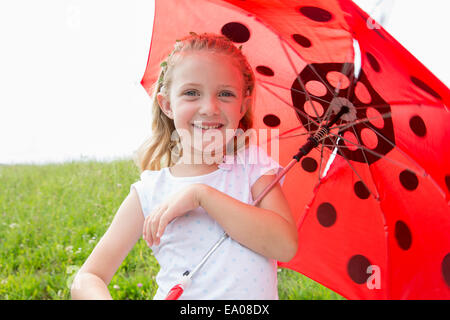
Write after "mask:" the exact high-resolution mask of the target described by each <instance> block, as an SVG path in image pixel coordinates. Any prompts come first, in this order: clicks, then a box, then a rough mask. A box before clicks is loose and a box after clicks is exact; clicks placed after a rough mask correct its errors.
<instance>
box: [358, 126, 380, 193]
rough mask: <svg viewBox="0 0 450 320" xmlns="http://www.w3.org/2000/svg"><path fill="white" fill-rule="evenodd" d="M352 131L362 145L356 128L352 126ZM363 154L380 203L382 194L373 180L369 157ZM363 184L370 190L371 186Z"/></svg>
mask: <svg viewBox="0 0 450 320" xmlns="http://www.w3.org/2000/svg"><path fill="white" fill-rule="evenodd" d="M352 130H353V133H354V134H355V137H356V139H358V143H359V144H361V142H360V140H359V138H358V135H357V133H356V130H355V127H353V126H352ZM361 152H362V154H363V156H364V161H366V164H367V167H368V168H369V172H370V177H371V178H372V182H373V185H374V186H375V191H376V192H377V195H376V197H375V199H376V200H377V201H379V200H380V192H378V188H377V185H376V183H375V179H374V178H373V175H372V169H371V168H370V165H369V161H368V160H367V157H366V153H365V152H364V151H363V150H361ZM362 183H364V185H365V186H366V188H367V190H369V186H367V185H366V183H365V182H364V181H362ZM369 192H370V191H369ZM370 193H372V192H370Z"/></svg>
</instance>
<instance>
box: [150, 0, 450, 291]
mask: <svg viewBox="0 0 450 320" xmlns="http://www.w3.org/2000/svg"><path fill="white" fill-rule="evenodd" d="M368 18H369V16H368V15H367V14H366V13H365V12H364V11H362V10H361V9H360V8H359V7H358V6H356V5H355V4H354V3H353V2H351V1H349V0H326V1H325V0H302V1H298V0H296V1H291V0H283V1H281V0H280V1H268V0H259V1H257V0H247V1H218V0H209V1H205V0H184V1H182V0H177V1H173V0H172V1H169V0H164V1H163V0H156V1H155V19H154V26H153V34H152V42H151V49H150V54H149V59H148V63H147V67H146V70H145V74H144V76H143V78H142V81H141V84H142V86H143V87H144V88H145V89H146V90H147V92H148V93H149V94H150V95H151V94H152V92H151V86H152V85H153V83H154V82H155V81H157V77H158V73H159V68H160V62H161V61H163V60H164V59H165V58H166V57H167V55H168V54H169V53H170V51H171V48H172V47H173V44H174V42H175V40H176V39H180V38H182V37H183V36H185V35H186V33H187V32H188V31H193V32H197V33H202V32H213V33H217V34H223V35H225V36H227V37H228V38H229V39H231V40H232V41H233V42H234V43H236V45H237V46H240V45H242V50H243V53H244V54H245V55H246V56H247V57H248V61H249V63H250V65H251V66H252V67H253V70H255V75H256V101H255V106H254V127H255V128H256V129H258V128H264V129H271V130H273V132H275V133H276V134H273V135H268V138H266V139H263V137H261V136H260V137H258V138H259V139H258V143H259V144H260V145H265V147H266V148H267V150H268V152H269V153H271V151H274V152H276V153H277V154H273V153H271V156H272V157H273V158H275V159H279V162H280V164H281V165H283V166H284V165H286V164H287V163H289V162H290V161H291V160H292V156H293V155H295V154H296V153H297V152H298V149H299V147H301V146H302V145H303V144H304V143H305V141H306V139H307V138H308V136H309V135H311V134H314V133H317V132H318V131H319V129H320V128H322V127H323V126H324V125H326V123H327V122H328V121H329V120H330V118H331V117H332V116H333V115H334V114H336V113H338V112H339V110H340V109H341V108H342V107H343V106H346V107H347V108H348V110H349V111H348V112H347V113H346V114H344V115H343V116H342V117H341V118H340V120H339V121H338V122H337V123H336V124H335V125H334V126H333V127H332V128H331V129H330V131H329V133H328V135H327V136H325V137H324V138H323V140H321V143H320V145H319V146H318V147H316V148H314V149H313V150H312V151H311V152H310V153H309V154H308V155H307V156H306V157H303V158H302V159H301V161H300V165H297V166H294V167H293V168H292V170H290V172H289V174H288V175H287V176H286V179H285V182H284V185H283V191H284V192H285V195H286V197H287V199H288V201H289V204H290V206H291V209H292V211H293V212H294V215H295V219H296V221H297V225H298V234H299V249H298V252H297V255H296V257H295V258H294V259H292V260H291V261H290V262H288V263H280V266H282V267H287V268H290V269H293V270H295V271H298V272H300V273H302V274H304V275H306V276H308V277H310V278H311V279H313V280H315V281H318V282H320V283H322V284H323V285H325V286H327V287H328V288H330V289H332V290H334V291H336V292H338V293H339V294H341V295H343V296H344V297H346V298H349V299H428V298H430V299H448V298H450V235H449V230H450V210H449V200H450V148H448V141H450V130H449V129H448V123H450V113H449V110H448V107H447V106H448V105H449V102H450V91H449V89H448V88H447V87H446V86H445V85H444V84H443V83H442V82H440V81H439V80H438V79H437V78H436V77H435V76H433V74H431V73H430V72H429V71H428V70H427V69H426V68H425V67H424V66H423V65H422V64H421V63H420V62H419V61H417V60H416V59H415V58H414V57H413V56H412V55H411V54H410V53H409V52H408V51H407V50H406V49H404V48H403V47H402V46H401V45H400V44H399V43H398V42H397V41H396V40H395V39H394V38H392V37H391V36H390V35H389V34H388V33H387V32H386V31H385V30H384V29H383V28H381V27H379V26H378V25H376V27H373V25H372V24H368ZM370 21H371V20H370ZM278 150H279V151H278ZM278 152H279V153H278Z"/></svg>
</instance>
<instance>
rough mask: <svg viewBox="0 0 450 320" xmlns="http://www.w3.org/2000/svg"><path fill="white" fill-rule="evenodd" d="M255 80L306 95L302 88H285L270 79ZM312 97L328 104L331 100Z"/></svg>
mask: <svg viewBox="0 0 450 320" xmlns="http://www.w3.org/2000/svg"><path fill="white" fill-rule="evenodd" d="M257 80H258V82H262V83H266V84H268V85H271V86H274V87H278V88H281V89H285V90H287V91H294V92H297V93H301V94H304V95H306V92H304V91H302V90H299V89H295V88H286V87H284V86H281V85H279V84H276V83H273V82H270V81H267V80H263V79H259V78H258V79H257ZM314 98H315V99H316V100H319V101H321V102H324V103H328V104H330V103H331V101H327V100H325V99H322V98H319V97H317V96H314Z"/></svg>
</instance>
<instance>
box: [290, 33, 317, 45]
mask: <svg viewBox="0 0 450 320" xmlns="http://www.w3.org/2000/svg"><path fill="white" fill-rule="evenodd" d="M292 39H294V41H295V42H297V43H298V44H299V45H301V46H302V47H303V48H309V47H311V45H312V44H311V41H310V40H309V39H308V38H306V37H305V36H302V35H301V34H298V33H295V34H293V35H292Z"/></svg>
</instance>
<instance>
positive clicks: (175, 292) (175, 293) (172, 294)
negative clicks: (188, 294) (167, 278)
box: [164, 284, 184, 300]
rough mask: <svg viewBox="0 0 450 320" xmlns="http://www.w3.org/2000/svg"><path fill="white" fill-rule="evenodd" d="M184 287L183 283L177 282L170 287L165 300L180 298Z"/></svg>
mask: <svg viewBox="0 0 450 320" xmlns="http://www.w3.org/2000/svg"><path fill="white" fill-rule="evenodd" d="M183 292H184V288H183V286H182V285H181V284H177V285H175V286H173V288H172V289H170V291H169V293H168V294H167V297H166V298H165V299H164V300H178V298H179V297H180V296H181V295H182V294H183Z"/></svg>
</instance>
